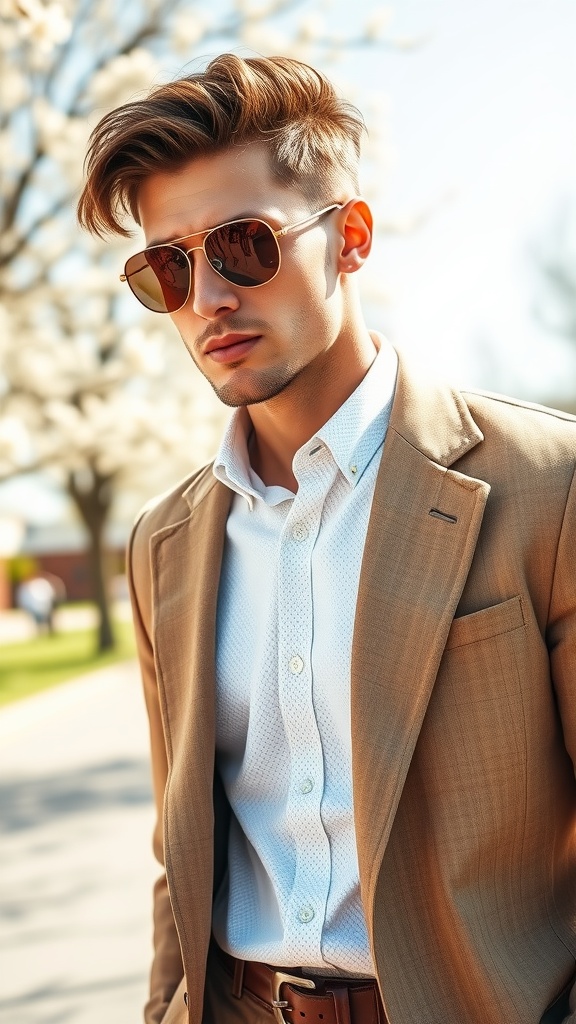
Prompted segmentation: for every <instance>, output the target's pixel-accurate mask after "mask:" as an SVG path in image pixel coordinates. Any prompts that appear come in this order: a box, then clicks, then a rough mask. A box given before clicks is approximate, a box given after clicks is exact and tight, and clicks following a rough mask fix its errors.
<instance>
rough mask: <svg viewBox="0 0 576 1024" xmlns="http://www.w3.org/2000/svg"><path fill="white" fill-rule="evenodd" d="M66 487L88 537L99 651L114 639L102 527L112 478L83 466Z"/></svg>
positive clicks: (113, 643)
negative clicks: (96, 611)
mask: <svg viewBox="0 0 576 1024" xmlns="http://www.w3.org/2000/svg"><path fill="white" fill-rule="evenodd" d="M67 489H68V493H69V495H70V497H71V498H72V500H73V502H74V504H75V506H76V508H77V509H78V511H79V513H80V516H81V517H82V522H83V523H84V525H85V526H86V529H87V530H88V535H89V538H90V547H89V550H88V561H89V566H90V584H91V590H92V599H93V600H94V602H95V604H96V607H97V609H98V652H99V653H100V654H102V653H103V652H104V651H109V650H111V649H112V648H113V647H114V646H115V642H116V641H115V638H114V631H113V629H112V616H111V613H110V598H109V588H108V583H109V578H108V571H107V565H106V552H105V550H104V527H105V525H106V522H107V519H108V515H109V512H110V506H111V504H112V491H113V478H112V477H107V476H102V475H101V474H99V473H98V472H97V471H96V470H95V469H91V470H87V469H85V468H83V469H82V470H81V471H80V472H78V473H71V474H70V476H69V478H68V483H67Z"/></svg>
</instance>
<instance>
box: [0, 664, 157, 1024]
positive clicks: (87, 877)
mask: <svg viewBox="0 0 576 1024" xmlns="http://www.w3.org/2000/svg"><path fill="white" fill-rule="evenodd" d="M147 747H148V736H147V723H146V716H145V712H144V706H143V700H142V697H141V692H140V683H139V678H138V672H137V668H136V665H135V664H134V663H133V662H127V663H125V664H121V665H116V666H113V667H111V668H107V669H101V670H99V671H98V672H94V673H92V674H91V675H90V676H85V677H83V678H82V679H79V680H77V681H75V682H73V683H66V684H64V685H63V686H60V687H57V688H55V689H53V690H50V691H48V692H46V693H43V694H40V695H38V696H36V697H32V698H30V699H28V700H25V701H21V702H20V703H17V704H14V705H10V706H9V707H7V708H6V709H4V710H2V711H1V712H0V780H1V782H0V832H1V833H2V835H1V839H0V848H1V861H2V866H1V868H0V879H1V881H0V962H1V965H2V966H1V970H0V1021H1V1022H2V1024H140V1021H141V1020H142V1014H141V1007H142V1004H143V1002H144V999H145V993H146V986H147V973H148V966H149V962H150V955H151V925H150V918H151V886H152V881H153V879H154V877H155V876H156V875H157V873H158V868H157V865H156V864H155V862H154V860H153V858H152V854H151V849H150V837H151V832H152V824H153V811H152V804H151V794H150V783H149V768H148V749H147Z"/></svg>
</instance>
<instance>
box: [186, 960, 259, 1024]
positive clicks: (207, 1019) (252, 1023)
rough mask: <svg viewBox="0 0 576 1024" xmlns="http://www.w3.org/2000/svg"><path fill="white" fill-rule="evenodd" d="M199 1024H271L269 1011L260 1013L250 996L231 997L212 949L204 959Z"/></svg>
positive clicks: (225, 975)
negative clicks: (205, 967) (204, 976)
mask: <svg viewBox="0 0 576 1024" xmlns="http://www.w3.org/2000/svg"><path fill="white" fill-rule="evenodd" d="M202 1024H274V1017H273V1015H272V1012H271V1010H266V1009H264V1007H263V1006H262V1005H261V1003H259V1002H258V1000H257V999H255V998H254V996H251V995H250V994H249V993H248V992H246V991H245V992H244V994H243V996H242V998H241V999H236V997H235V996H233V995H232V979H231V977H230V975H229V974H228V973H227V972H226V970H225V969H224V967H223V965H222V963H221V962H220V960H219V958H218V957H217V956H216V955H215V953H214V951H213V950H212V949H211V950H210V953H209V955H208V967H207V971H206V987H205V990H204V1013H203V1016H202Z"/></svg>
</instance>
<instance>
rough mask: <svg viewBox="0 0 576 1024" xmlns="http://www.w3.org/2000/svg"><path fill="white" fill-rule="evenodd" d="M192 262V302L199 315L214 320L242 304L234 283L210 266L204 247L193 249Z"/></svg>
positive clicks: (191, 253) (189, 255)
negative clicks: (226, 279) (233, 285)
mask: <svg viewBox="0 0 576 1024" xmlns="http://www.w3.org/2000/svg"><path fill="white" fill-rule="evenodd" d="M188 258H189V260H190V262H191V264H192V289H191V295H190V300H189V301H190V302H191V303H192V309H193V310H194V312H195V313H196V315H197V316H199V317H202V319H203V320H213V319H214V318H215V317H218V316H224V315H225V314H227V313H229V312H230V311H231V310H232V311H234V310H237V309H238V308H239V306H240V299H239V298H238V296H237V294H236V292H235V290H234V288H233V287H232V285H231V284H230V283H229V282H228V281H225V280H224V278H223V277H220V274H217V273H216V271H215V270H214V269H213V268H212V267H211V266H210V264H209V262H208V259H207V257H206V255H205V253H204V250H203V249H196V248H195V249H193V250H190V251H189V253H188Z"/></svg>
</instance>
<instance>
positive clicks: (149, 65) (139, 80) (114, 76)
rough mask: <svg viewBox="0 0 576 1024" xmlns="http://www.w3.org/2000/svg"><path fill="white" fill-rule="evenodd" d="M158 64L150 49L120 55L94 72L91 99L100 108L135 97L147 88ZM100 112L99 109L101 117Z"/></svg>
mask: <svg viewBox="0 0 576 1024" xmlns="http://www.w3.org/2000/svg"><path fill="white" fill-rule="evenodd" d="M159 67H160V66H159V64H158V62H157V61H156V59H155V57H154V56H153V55H152V54H151V53H150V51H149V50H143V49H135V50H132V51H131V52H130V53H128V54H121V55H120V56H119V57H115V58H114V59H113V60H111V61H110V62H109V63H108V64H106V66H105V67H104V68H102V70H101V71H98V72H97V73H96V74H95V75H94V77H93V79H92V82H91V84H90V89H89V93H90V98H91V100H92V101H93V103H94V104H95V106H96V107H98V108H101V107H109V106H110V107H111V106H116V105H117V104H118V103H121V102H126V101H128V100H131V99H134V98H136V97H137V96H138V94H139V93H141V92H143V91H146V92H147V91H148V89H149V88H150V85H151V84H152V83H153V82H154V81H155V79H156V76H157V74H158V72H159ZM101 113H102V111H101V110H100V109H99V110H98V114H99V116H100V115H101Z"/></svg>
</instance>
